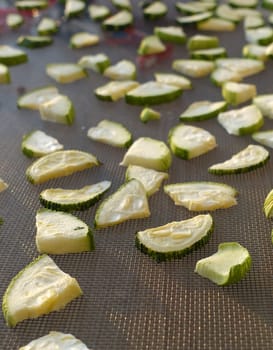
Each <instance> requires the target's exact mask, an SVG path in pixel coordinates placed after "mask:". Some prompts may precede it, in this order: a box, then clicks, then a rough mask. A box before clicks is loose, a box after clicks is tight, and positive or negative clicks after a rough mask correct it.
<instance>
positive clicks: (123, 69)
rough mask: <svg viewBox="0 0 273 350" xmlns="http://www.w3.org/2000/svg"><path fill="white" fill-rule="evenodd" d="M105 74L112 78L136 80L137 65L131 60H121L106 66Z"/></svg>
mask: <svg viewBox="0 0 273 350" xmlns="http://www.w3.org/2000/svg"><path fill="white" fill-rule="evenodd" d="M103 75H104V76H105V77H106V78H109V79H111V80H135V79H136V66H135V64H134V63H133V62H131V61H129V60H121V61H119V62H118V63H116V64H114V65H112V66H109V67H106V68H105V70H104V71H103Z"/></svg>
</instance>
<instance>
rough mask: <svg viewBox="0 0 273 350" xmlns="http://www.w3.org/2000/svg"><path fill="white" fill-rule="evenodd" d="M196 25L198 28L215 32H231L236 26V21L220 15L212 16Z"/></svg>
mask: <svg viewBox="0 0 273 350" xmlns="http://www.w3.org/2000/svg"><path fill="white" fill-rule="evenodd" d="M196 26H197V29H198V30H204V31H213V32H231V31H233V30H235V28H236V24H235V23H234V22H232V21H230V20H227V19H224V18H218V17H210V18H208V19H206V20H205V21H202V22H198V23H197V25H196Z"/></svg>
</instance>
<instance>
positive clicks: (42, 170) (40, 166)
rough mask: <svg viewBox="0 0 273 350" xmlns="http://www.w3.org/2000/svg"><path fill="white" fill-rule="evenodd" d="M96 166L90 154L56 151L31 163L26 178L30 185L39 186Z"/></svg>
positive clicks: (93, 157) (94, 159)
mask: <svg viewBox="0 0 273 350" xmlns="http://www.w3.org/2000/svg"><path fill="white" fill-rule="evenodd" d="M96 165H99V161H98V160H97V158H96V157H95V156H93V155H92V154H91V153H87V152H83V151H78V150H65V151H57V152H53V153H50V154H47V155H46V156H43V157H41V158H39V159H38V160H36V161H35V162H34V163H32V164H31V165H30V166H29V167H28V168H27V171H26V176H27V179H28V180H29V181H30V182H31V183H33V184H39V183H42V182H45V181H48V180H51V179H54V178H57V177H62V176H67V175H70V174H73V173H74V172H77V171H81V170H84V169H88V168H92V167H93V166H96Z"/></svg>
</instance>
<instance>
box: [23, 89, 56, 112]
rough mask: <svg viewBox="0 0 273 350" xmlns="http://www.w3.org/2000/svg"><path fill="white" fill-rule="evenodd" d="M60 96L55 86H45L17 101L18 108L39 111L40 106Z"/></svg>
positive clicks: (27, 93) (29, 92) (30, 91)
mask: <svg viewBox="0 0 273 350" xmlns="http://www.w3.org/2000/svg"><path fill="white" fill-rule="evenodd" d="M58 94H59V91H58V89H57V88H56V87H55V86H43V87H40V88H37V89H33V90H29V91H28V92H26V93H25V94H23V95H22V96H21V97H19V98H18V100H17V107H18V108H28V109H34V110H36V109H39V106H40V104H42V103H44V102H47V101H49V100H51V99H52V98H54V97H56V96H57V95H58Z"/></svg>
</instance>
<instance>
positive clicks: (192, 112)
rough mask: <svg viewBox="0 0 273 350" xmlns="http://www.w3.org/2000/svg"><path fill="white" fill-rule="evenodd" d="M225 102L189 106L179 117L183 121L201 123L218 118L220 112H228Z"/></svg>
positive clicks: (205, 102) (204, 102)
mask: <svg viewBox="0 0 273 350" xmlns="http://www.w3.org/2000/svg"><path fill="white" fill-rule="evenodd" d="M226 108H227V103H226V102H225V101H218V102H210V101H198V102H194V103H192V104H190V105H189V107H188V108H187V109H186V110H185V111H184V112H183V113H182V114H180V116H179V119H180V120H181V121H184V122H185V121H201V120H206V119H210V118H214V117H216V116H217V115H218V114H219V113H220V112H222V111H224V110H226Z"/></svg>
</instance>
